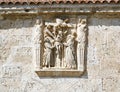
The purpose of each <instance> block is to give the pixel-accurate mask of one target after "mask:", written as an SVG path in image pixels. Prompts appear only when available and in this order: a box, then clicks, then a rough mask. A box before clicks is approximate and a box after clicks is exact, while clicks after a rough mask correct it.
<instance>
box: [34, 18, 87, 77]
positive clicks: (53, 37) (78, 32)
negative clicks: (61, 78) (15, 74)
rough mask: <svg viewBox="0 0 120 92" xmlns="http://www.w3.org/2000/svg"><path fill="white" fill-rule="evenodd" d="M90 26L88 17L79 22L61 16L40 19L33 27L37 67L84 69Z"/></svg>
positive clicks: (43, 69)
mask: <svg viewBox="0 0 120 92" xmlns="http://www.w3.org/2000/svg"><path fill="white" fill-rule="evenodd" d="M86 27H87V26H86V19H79V20H78V21H77V23H76V24H74V23H69V19H65V20H62V19H59V18H57V19H56V22H55V23H52V22H51V23H50V22H47V21H46V22H43V21H42V19H41V21H40V20H39V19H37V20H36V24H35V26H34V29H33V42H34V48H33V51H34V55H33V62H35V69H36V70H37V71H46V70H49V71H54V70H55V71H56V70H57V71H66V70H75V71H82V72H83V71H84V51H85V44H86ZM58 75H59V74H58Z"/></svg>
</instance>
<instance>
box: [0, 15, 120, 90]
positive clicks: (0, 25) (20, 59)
mask: <svg viewBox="0 0 120 92" xmlns="http://www.w3.org/2000/svg"><path fill="white" fill-rule="evenodd" d="M34 23H35V22H34V19H14V20H13V19H12V20H11V19H10V18H8V19H7V18H6V19H2V20H0V92H120V41H119V40H120V19H119V18H105V16H103V17H102V18H100V17H90V18H89V19H88V49H87V55H86V57H87V61H86V62H87V63H86V66H87V72H86V74H84V75H83V76H82V77H81V78H75V77H74V78H59V77H55V78H51V77H38V75H37V74H36V73H35V71H34V67H33V62H32V59H33V58H32V55H33V53H32V47H33V42H32V28H33V26H34Z"/></svg>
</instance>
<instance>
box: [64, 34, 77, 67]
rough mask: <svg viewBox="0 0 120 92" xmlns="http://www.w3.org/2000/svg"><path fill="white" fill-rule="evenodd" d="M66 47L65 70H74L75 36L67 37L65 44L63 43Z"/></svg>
mask: <svg viewBox="0 0 120 92" xmlns="http://www.w3.org/2000/svg"><path fill="white" fill-rule="evenodd" d="M64 45H65V46H66V51H65V61H66V65H65V67H66V68H70V69H75V68H76V59H75V35H71V34H70V35H68V36H67V42H66V43H64Z"/></svg>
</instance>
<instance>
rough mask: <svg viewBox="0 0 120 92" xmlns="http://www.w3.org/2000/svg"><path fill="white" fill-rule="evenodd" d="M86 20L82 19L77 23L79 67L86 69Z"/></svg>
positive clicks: (79, 68)
mask: <svg viewBox="0 0 120 92" xmlns="http://www.w3.org/2000/svg"><path fill="white" fill-rule="evenodd" d="M85 32H86V20H85V19H80V20H79V23H78V24H77V65H78V66H77V68H78V70H81V71H83V70H84V50H85V41H86V35H85Z"/></svg>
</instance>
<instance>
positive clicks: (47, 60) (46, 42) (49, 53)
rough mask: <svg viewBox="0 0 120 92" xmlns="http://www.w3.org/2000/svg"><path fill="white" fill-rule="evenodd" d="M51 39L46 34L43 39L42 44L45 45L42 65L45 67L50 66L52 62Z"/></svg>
mask: <svg viewBox="0 0 120 92" xmlns="http://www.w3.org/2000/svg"><path fill="white" fill-rule="evenodd" d="M52 42H53V39H52V38H51V37H49V36H48V35H46V37H45V39H44V46H45V51H44V62H43V66H45V67H50V66H51V63H52V62H53V53H52V49H53V48H54V47H53V46H52Z"/></svg>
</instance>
